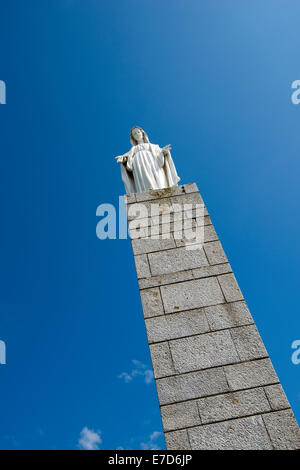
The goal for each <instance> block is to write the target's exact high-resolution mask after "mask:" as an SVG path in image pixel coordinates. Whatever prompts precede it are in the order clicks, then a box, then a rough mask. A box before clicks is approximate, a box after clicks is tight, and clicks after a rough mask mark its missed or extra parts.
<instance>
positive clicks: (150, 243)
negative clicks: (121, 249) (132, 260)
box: [131, 238, 175, 255]
mask: <svg viewBox="0 0 300 470" xmlns="http://www.w3.org/2000/svg"><path fill="white" fill-rule="evenodd" d="M131 243H132V249H133V253H134V254H135V255H141V254H143V253H152V252H153V251H160V250H168V249H169V248H175V241H174V239H173V238H170V239H167V240H152V239H151V238H138V239H135V240H132V242H131Z"/></svg>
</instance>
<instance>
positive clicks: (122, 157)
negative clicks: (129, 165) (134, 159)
mask: <svg viewBox="0 0 300 470" xmlns="http://www.w3.org/2000/svg"><path fill="white" fill-rule="evenodd" d="M115 159H116V160H117V162H118V163H126V162H127V159H128V156H127V155H120V156H119V157H115Z"/></svg>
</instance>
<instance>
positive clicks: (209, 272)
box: [192, 263, 231, 279]
mask: <svg viewBox="0 0 300 470" xmlns="http://www.w3.org/2000/svg"><path fill="white" fill-rule="evenodd" d="M230 272H231V266H230V264H229V263H225V264H215V265H214V266H203V267H202V268H197V269H193V270H192V273H193V276H194V278H195V279H200V278H202V277H209V276H217V275H218V274H225V273H230Z"/></svg>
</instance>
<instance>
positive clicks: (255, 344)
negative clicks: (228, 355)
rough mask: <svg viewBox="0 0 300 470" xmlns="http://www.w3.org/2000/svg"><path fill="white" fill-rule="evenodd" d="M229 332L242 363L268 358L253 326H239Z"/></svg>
mask: <svg viewBox="0 0 300 470" xmlns="http://www.w3.org/2000/svg"><path fill="white" fill-rule="evenodd" d="M230 332H231V336H232V339H233V342H234V345H235V347H236V350H237V352H238V354H239V356H240V358H241V360H242V361H249V360H250V359H258V358H262V357H267V356H268V353H267V351H266V349H265V347H264V345H263V342H262V340H261V337H260V335H259V333H258V331H257V329H256V326H255V325H248V326H240V327H238V328H233V329H232V330H231V331H230Z"/></svg>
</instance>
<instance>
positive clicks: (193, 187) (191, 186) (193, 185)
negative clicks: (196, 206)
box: [184, 183, 198, 194]
mask: <svg viewBox="0 0 300 470" xmlns="http://www.w3.org/2000/svg"><path fill="white" fill-rule="evenodd" d="M184 190H185V192H186V193H187V194H188V193H195V192H197V191H198V188H197V185H196V183H189V184H185V185H184Z"/></svg>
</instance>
